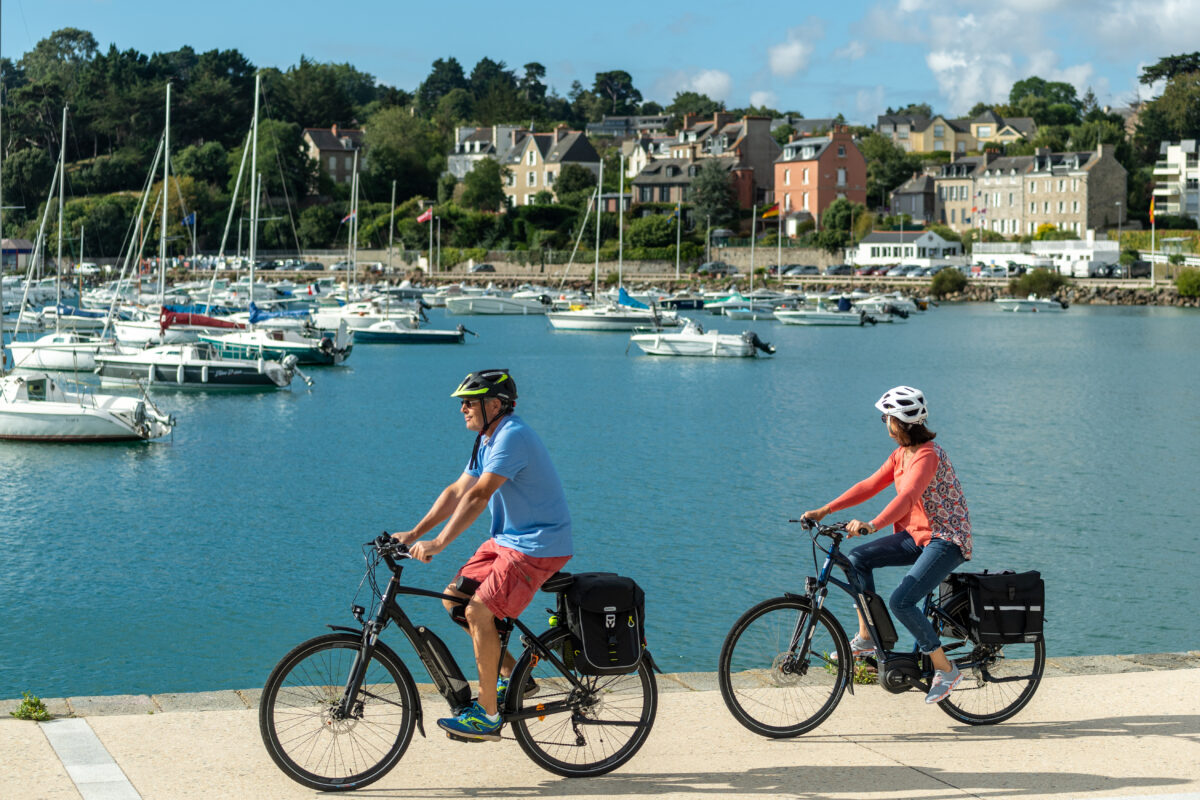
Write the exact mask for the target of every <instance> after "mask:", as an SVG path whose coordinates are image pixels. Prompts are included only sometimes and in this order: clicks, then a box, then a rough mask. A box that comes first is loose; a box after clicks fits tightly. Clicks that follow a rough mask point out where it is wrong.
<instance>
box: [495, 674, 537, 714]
mask: <svg viewBox="0 0 1200 800" xmlns="http://www.w3.org/2000/svg"><path fill="white" fill-rule="evenodd" d="M508 681H509V679H508V678H503V677H502V678H497V679H496V708H504V698H505V696H506V695H507V694H508ZM538 688H539V687H538V685H537V681H535V680H534V679H533V678H529V679H527V680H526V681H525V696H526V697H533V696H534V695H535V694H537V693H538Z"/></svg>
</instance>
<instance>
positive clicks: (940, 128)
mask: <svg viewBox="0 0 1200 800" xmlns="http://www.w3.org/2000/svg"><path fill="white" fill-rule="evenodd" d="M933 135H934V136H935V137H936V138H938V139H941V138H942V137H943V136H945V135H946V126H945V125H934V126H933Z"/></svg>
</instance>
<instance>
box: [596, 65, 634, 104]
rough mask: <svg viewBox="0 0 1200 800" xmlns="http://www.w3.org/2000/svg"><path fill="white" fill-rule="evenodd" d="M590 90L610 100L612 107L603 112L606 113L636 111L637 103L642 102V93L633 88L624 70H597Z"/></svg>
mask: <svg viewBox="0 0 1200 800" xmlns="http://www.w3.org/2000/svg"><path fill="white" fill-rule="evenodd" d="M592 92H594V93H595V94H596V95H597V96H599V97H605V98H608V99H609V100H610V101H612V107H611V108H610V109H608V110H606V112H605V113H608V114H613V115H618V116H619V115H621V114H633V113H636V112H637V104H638V103H640V102H642V93H641V92H639V91H638V90H637V89H635V88H634V86H633V78H632V76H630V74H629V73H628V72H625V71H624V70H619V69H617V70H611V71H609V72H597V73H596V82H595V83H594V84H593V85H592Z"/></svg>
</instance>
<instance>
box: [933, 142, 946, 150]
mask: <svg viewBox="0 0 1200 800" xmlns="http://www.w3.org/2000/svg"><path fill="white" fill-rule="evenodd" d="M933 149H934V150H945V149H946V143H945V142H943V141H942V140H941V139H934V140H933Z"/></svg>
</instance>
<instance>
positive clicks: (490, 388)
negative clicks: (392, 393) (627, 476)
mask: <svg viewBox="0 0 1200 800" xmlns="http://www.w3.org/2000/svg"><path fill="white" fill-rule="evenodd" d="M451 397H456V398H458V399H459V401H460V408H461V410H462V414H463V419H464V422H465V423H466V426H467V429H468V430H472V431H475V432H476V437H475V447H474V450H473V451H472V453H471V460H470V462H469V463H468V465H467V468H466V470H465V471H464V472H463V473H462V475H460V476H459V478H458V480H456V481H455V482H454V483H452V484H450V485H449V486H447V487H446V488H445V489H443V490H442V493H441V494H440V495H439V496H438V498H437V500H436V501H434V503H433V505H432V506H431V507H430V509H429V511H428V512H426V514H425V516H424V517H423V518H422V519H421V521H420V522H418V523H417V524H416V526H415V527H413V528H412V529H411V530H408V531H403V532H401V533H395V534H393V537H394V538H396V539H398V540H399V541H401V542H403V543H405V544H411V545H412V547H411V551H410V552H411V555H412V557H413V558H416V559H419V560H421V561H423V562H425V563H428V562H429V561H430V560H431V559H432V558H433V557H434V556H435V555H437V554H438V553H440V552H441V551H442V550H444V549H445V548H446V547H447V546H448V545H449V544H450V543H451V542H453V541H454V540H455V539H456V538H457V537H458V535H459V534H461V533H462V532H463V531H465V530H466V529H467V528H469V527H470V526H471V525H472V523H474V522H475V520H476V519H477V518H478V517H479V515H480V514H481V513H483V509H484V508H488V509H489V510H490V511H491V514H492V525H491V532H490V537H489V538H488V540H487V541H485V542H484V543H483V544H482V545H480V547H479V549H478V550H476V551H475V555H473V556H472V557H471V558H470V559H469V560H468V561H467V563H466V564H464V565H463V566H462V568H461V569H459V571H458V573H457V574H456V575H455V577H454V580H453V581H452V582H451V583H450V585H449V586H448V587H447V588H446V594H449V595H453V596H454V597H460V598H470V600H469V601H468V602H467V603H466V605H465V607H464V606H463V605H462V604H459V603H454V602H452V601H449V600H447V601H445V606H446V609H447V611H449V612H450V616H451V618H453V619H454V621H455V622H457V623H458V624H459V625H462V626H463V627H465V628H467V630H468V631H469V632H470V634H471V642H472V644H473V645H474V648H475V665H476V668H477V669H478V671H479V697H478V700H477V701H476V702H474V703H472V704H471V705H470V706H468V707H467V708H466V709H464V710H463V711H462V712H461V713H460V714H459V715H458V716H457V717H448V718H446V719H439V720H438V726H439V727H441V728H442V729H443V730H445V731H447V732H448V733H451V734H453V735H454V736H457V737H460V738H466V739H479V740H485V741H497V740H499V738H500V727H501V721H500V714H499V704H500V703H501V702H503V695H504V693H505V692H506V691H507V689H508V679H509V676H511V675H512V670H513V666H514V665H515V662H514V660H513V657H512V656H511V655H510V654H509V653H508V652H504V653H501V652H500V635H499V632H498V631H497V629H496V620H497V618H499V619H504V618H505V617H516V616H518V615H520V613H521V612H522V611H524V610H525V607H526V606H528V605H529V603H530V601H531V600H533V596H534V594H535V593H536V592H537V590H538V589H539V588H540V587H541V585H542V584H543V583H544V582H545V581H546V579H547V578H549V577H550V576H551V575H553V574H554V573H555V572H557V571H559V570H560V569H562V567H563V566H564V565H565V564H566V563H567V561H568V560H569V559H570V558H571V555H572V554H573V553H574V550H573V545H572V540H571V514H570V512H569V511H568V510H567V500H566V496H565V495H564V493H563V488H562V482H561V481H560V480H559V478H558V473H557V472H556V471H555V469H554V464H553V463H552V462H551V461H550V454H549V452H548V451H547V450H546V447H545V445H544V444H542V440H541V439H540V438H539V437H538V435H537V434H536V433H534V431H533V429H532V428H530V427H529V426H528V425H526V424H525V422H524V421H523V420H522V419H521V418H520V417H518V416H517V415H516V414H515V413H514V409H515V407H516V402H517V387H516V384H515V383H514V382H513V378H512V376H511V375H510V374H509V373H508V371H507V370H501V369H489V370H481V371H479V372H472V373H471V374H470V375H468V376H467V377H466V378H465V379H463V382H462V384H461V385H459V387H458V388H457V389H455V390H454V392H453V393H452V394H451ZM447 520H448V521H447ZM441 522H446V524H445V526H443V528H442V530H441V532H440V533H439V534H438V535H437V536H435V537H434V538H433V539H432V540H429V541H417V540H418V539H420V538H421V537H422V536H424V535H425V534H426V533H428V532H429V531H430V530H432V529H433V528H434V527H436V526H437V525H438V524H439V523H441ZM414 543H415V544H414ZM501 659H503V660H501ZM530 688H531V687H527V689H526V694H529V693H530Z"/></svg>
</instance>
